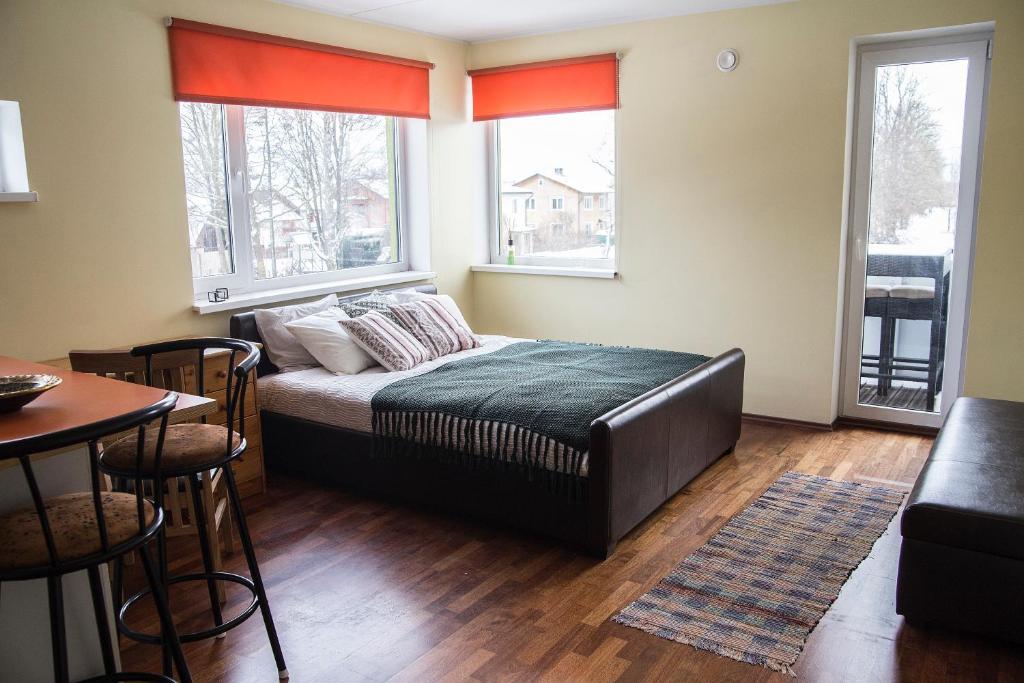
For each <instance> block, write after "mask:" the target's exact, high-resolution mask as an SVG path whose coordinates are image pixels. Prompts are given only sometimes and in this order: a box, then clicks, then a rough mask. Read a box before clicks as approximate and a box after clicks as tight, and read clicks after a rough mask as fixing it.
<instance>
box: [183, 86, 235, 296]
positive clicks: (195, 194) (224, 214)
mask: <svg viewBox="0 0 1024 683" xmlns="http://www.w3.org/2000/svg"><path fill="white" fill-rule="evenodd" d="M179 112H180V114H181V148H182V152H183V154H184V157H185V201H186V204H187V207H188V243H189V247H190V253H191V255H192V277H207V276H210V275H229V274H231V273H234V272H235V264H234V256H233V249H232V246H231V230H230V229H229V227H228V189H227V170H226V168H227V167H226V165H225V160H224V108H223V107H221V106H220V105H219V104H200V103H196V102H182V103H181V106H180V109H179Z"/></svg>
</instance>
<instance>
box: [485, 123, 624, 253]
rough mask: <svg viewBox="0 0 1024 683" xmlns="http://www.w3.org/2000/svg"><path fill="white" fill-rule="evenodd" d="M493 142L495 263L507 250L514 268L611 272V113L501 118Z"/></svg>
mask: <svg viewBox="0 0 1024 683" xmlns="http://www.w3.org/2000/svg"><path fill="white" fill-rule="evenodd" d="M495 136H496V141H495V148H496V156H497V163H496V167H497V169H496V170H497V174H496V175H497V176H498V178H497V179H498V183H497V185H498V187H497V190H498V194H499V196H498V198H497V202H496V205H497V207H498V211H497V212H496V213H497V219H498V220H497V222H498V225H497V229H496V231H495V233H496V234H495V237H496V238H497V248H496V249H494V250H492V252H493V255H494V257H495V259H494V260H495V262H497V263H507V262H508V260H509V259H508V255H509V245H510V244H511V248H512V249H513V250H514V256H513V261H514V263H516V264H522V265H552V266H580V267H590V268H607V269H614V267H615V110H614V109H605V110H600V111H588V112H578V113H570V114H552V115H547V116H527V117H521V118H508V119H502V120H499V121H497V122H496V124H495ZM595 198H596V201H595ZM520 199H522V200H524V201H523V202H522V203H521V204H520V202H519V201H518V200H520ZM520 205H522V206H524V207H526V209H527V210H528V211H529V213H527V212H526V211H518V210H516V209H517V208H518V206H520Z"/></svg>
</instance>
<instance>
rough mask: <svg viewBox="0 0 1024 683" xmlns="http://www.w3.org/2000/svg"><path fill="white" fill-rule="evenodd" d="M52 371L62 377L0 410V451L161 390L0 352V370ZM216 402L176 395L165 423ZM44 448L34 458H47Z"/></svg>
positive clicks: (131, 407) (99, 417)
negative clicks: (28, 400)
mask: <svg viewBox="0 0 1024 683" xmlns="http://www.w3.org/2000/svg"><path fill="white" fill-rule="evenodd" d="M32 374H49V375H57V376H58V377H60V378H61V379H62V380H63V382H61V383H60V384H59V385H58V386H56V387H54V388H53V389H50V390H49V391H47V392H46V393H45V394H43V395H42V396H40V397H39V398H37V399H36V400H34V401H32V403H29V404H28V405H27V406H25V407H24V408H22V409H21V410H17V411H15V412H13V413H3V414H0V453H3V451H4V450H5V449H7V448H12V447H14V446H19V447H28V446H30V445H31V443H32V441H34V440H36V439H39V438H41V437H43V436H45V435H50V434H54V433H55V432H61V431H65V430H68V429H75V428H77V427H83V426H85V425H89V424H93V423H94V422H100V421H103V420H108V419H110V418H113V417H117V416H119V415H124V414H126V413H130V412H133V411H135V410H140V409H142V408H145V407H146V406H149V405H152V404H153V403H156V402H157V401H159V400H160V399H161V398H163V397H164V394H165V393H166V392H165V391H164V390H163V389H156V388H153V387H147V386H144V385H140V384H131V383H129V382H121V381H118V380H116V379H108V378H106V377H98V376H96V375H90V374H86V373H82V372H73V371H71V370H64V369H61V368H55V367H53V366H51V365H41V364H39V363H32V362H29V361H24V360H18V359H17V358H10V357H8V356H0V375H32ZM217 409H218V408H217V401H215V400H214V399H212V398H206V397H204V396H193V395H191V394H180V393H179V394H178V403H177V405H176V406H175V408H174V410H172V411H171V413H170V415H169V417H168V422H169V423H171V424H174V423H177V422H188V421H190V420H196V419H198V418H200V417H202V416H203V415H212V414H214V413H216V412H217ZM59 452H62V451H48V452H46V453H40V454H38V455H35V456H33V458H41V457H50V456H52V455H55V454H57V453H59ZM17 464H18V461H17V459H10V458H9V459H7V460H0V469H4V468H7V467H13V466H16V465H17Z"/></svg>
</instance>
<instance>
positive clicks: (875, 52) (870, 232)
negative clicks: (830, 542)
mask: <svg viewBox="0 0 1024 683" xmlns="http://www.w3.org/2000/svg"><path fill="white" fill-rule="evenodd" d="M989 46H990V41H989V39H988V37H987V36H981V35H973V36H961V37H950V38H947V39H944V40H929V41H927V42H925V41H922V42H918V43H903V44H886V45H872V46H864V47H862V48H861V50H860V53H859V69H858V84H857V95H856V96H857V101H856V106H855V119H854V136H855V138H854V168H853V182H852V184H851V190H852V195H851V202H850V207H851V214H850V222H849V226H850V247H851V248H850V250H849V252H850V256H849V262H848V275H849V279H848V282H847V287H846V294H847V301H846V326H845V355H844V364H843V369H844V372H843V397H842V399H843V400H842V410H843V414H844V415H847V416H851V417H859V418H866V419H874V420H884V421H888V422H900V423H906V424H916V425H924V426H938V425H940V424H941V421H942V416H943V415H944V413H945V411H946V410H947V409H948V407H949V406H950V405H951V403H952V401H953V399H955V398H956V396H957V395H958V394H959V393H960V387H961V369H962V355H963V343H964V338H965V332H966V323H967V294H968V289H969V286H970V270H971V253H972V243H973V234H974V220H975V214H976V211H975V203H976V199H977V192H978V162H979V153H980V148H981V133H982V118H983V111H984V96H985V82H986V74H987V61H988V50H989Z"/></svg>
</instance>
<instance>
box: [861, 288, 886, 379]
mask: <svg viewBox="0 0 1024 683" xmlns="http://www.w3.org/2000/svg"><path fill="white" fill-rule="evenodd" d="M890 289H891V288H890V286H889V285H883V284H875V283H872V282H868V283H867V284H866V285H865V287H864V317H865V318H879V319H880V320H881V334H880V336H879V342H878V355H877V356H876V355H874V354H867V353H862V354H861V367H862V368H864V367H867V368H872V369H874V370H875V372H864V371H863V370H861V375H860V376H861V377H874V378H877V380H878V394H879V396H885V395H886V389H887V388H888V387H887V386H886V385H885V384H884V382H883V377H884V376H885V374H886V373H887V372H890V370H889V368H890V367H891V364H892V339H891V338H890V336H889V332H890V329H889V326H888V325H887V324H886V319H887V318H886V316H887V315H888V313H889V291H890Z"/></svg>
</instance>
